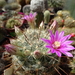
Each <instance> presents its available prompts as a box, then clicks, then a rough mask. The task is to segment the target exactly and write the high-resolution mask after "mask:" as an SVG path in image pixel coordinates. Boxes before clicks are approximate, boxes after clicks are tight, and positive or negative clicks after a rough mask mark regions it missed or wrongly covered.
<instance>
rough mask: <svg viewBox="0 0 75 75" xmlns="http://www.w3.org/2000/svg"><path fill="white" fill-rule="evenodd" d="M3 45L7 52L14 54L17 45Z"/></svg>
mask: <svg viewBox="0 0 75 75" xmlns="http://www.w3.org/2000/svg"><path fill="white" fill-rule="evenodd" d="M4 47H5V50H6V51H7V52H9V53H10V54H16V52H17V47H16V46H14V45H12V44H6V45H4Z"/></svg>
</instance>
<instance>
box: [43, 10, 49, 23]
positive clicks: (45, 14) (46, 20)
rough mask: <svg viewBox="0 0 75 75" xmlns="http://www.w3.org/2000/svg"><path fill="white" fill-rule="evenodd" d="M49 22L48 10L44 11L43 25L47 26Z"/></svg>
mask: <svg viewBox="0 0 75 75" xmlns="http://www.w3.org/2000/svg"><path fill="white" fill-rule="evenodd" d="M49 21H50V12H49V11H48V10H46V11H45V12H44V23H45V24H48V23H49Z"/></svg>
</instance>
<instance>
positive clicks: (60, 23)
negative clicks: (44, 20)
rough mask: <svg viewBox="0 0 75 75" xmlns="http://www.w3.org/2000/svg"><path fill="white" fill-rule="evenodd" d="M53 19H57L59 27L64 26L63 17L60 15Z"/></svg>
mask: <svg viewBox="0 0 75 75" xmlns="http://www.w3.org/2000/svg"><path fill="white" fill-rule="evenodd" d="M53 20H56V21H57V23H58V25H59V27H62V25H63V22H62V21H63V18H61V17H60V16H57V17H54V18H53Z"/></svg>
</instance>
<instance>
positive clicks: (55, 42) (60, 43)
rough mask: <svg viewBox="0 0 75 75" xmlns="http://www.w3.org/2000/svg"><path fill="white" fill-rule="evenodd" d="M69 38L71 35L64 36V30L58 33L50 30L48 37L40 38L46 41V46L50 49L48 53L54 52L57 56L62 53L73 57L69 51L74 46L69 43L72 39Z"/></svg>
mask: <svg viewBox="0 0 75 75" xmlns="http://www.w3.org/2000/svg"><path fill="white" fill-rule="evenodd" d="M70 38H71V35H66V36H64V31H62V32H60V33H59V32H58V31H56V32H55V34H53V33H52V31H50V39H49V40H48V39H43V38H42V40H43V41H44V42H46V43H47V45H46V48H49V49H50V50H49V51H48V53H56V55H58V56H59V57H61V55H62V54H64V55H66V56H68V57H73V55H72V54H71V53H70V52H69V51H71V50H73V49H75V48H74V47H73V46H72V45H71V43H72V42H73V41H70V40H69V39H70Z"/></svg>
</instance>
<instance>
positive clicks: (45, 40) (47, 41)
mask: <svg viewBox="0 0 75 75" xmlns="http://www.w3.org/2000/svg"><path fill="white" fill-rule="evenodd" d="M41 40H42V41H44V42H46V43H48V44H51V42H50V40H47V39H43V38H41Z"/></svg>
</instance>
